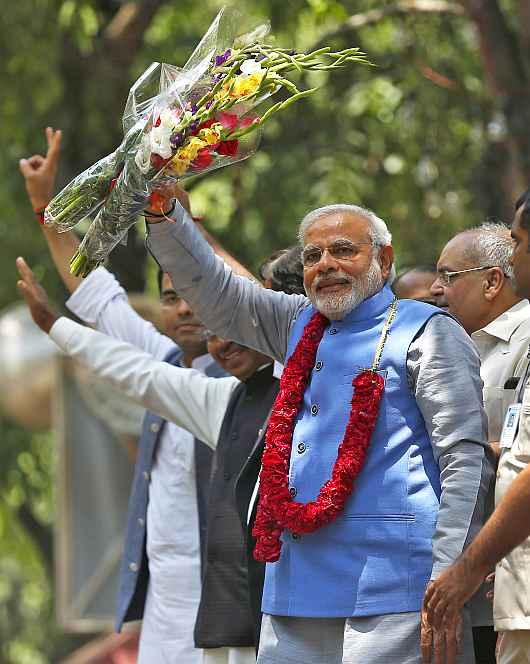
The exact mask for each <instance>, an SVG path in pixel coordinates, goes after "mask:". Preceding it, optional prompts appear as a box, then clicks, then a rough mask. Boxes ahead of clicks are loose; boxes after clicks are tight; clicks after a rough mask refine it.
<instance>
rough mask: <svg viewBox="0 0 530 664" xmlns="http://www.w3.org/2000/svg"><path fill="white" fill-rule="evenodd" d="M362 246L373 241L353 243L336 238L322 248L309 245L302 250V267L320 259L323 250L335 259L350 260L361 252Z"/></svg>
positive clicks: (313, 263)
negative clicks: (335, 240)
mask: <svg viewBox="0 0 530 664" xmlns="http://www.w3.org/2000/svg"><path fill="white" fill-rule="evenodd" d="M362 246H374V245H373V242H358V243H356V244H355V243H354V242H350V241H349V240H337V242H334V243H333V244H331V245H330V246H329V247H325V248H324V249H322V248H321V247H315V246H313V245H309V246H307V247H305V248H304V250H303V251H302V263H303V266H304V267H314V266H315V265H316V264H317V263H319V262H320V261H321V260H322V256H323V255H324V252H325V251H327V252H328V254H329V255H330V256H331V257H332V258H334V259H335V260H336V261H352V260H355V258H357V256H359V255H360V254H361V253H362V250H361V247H362Z"/></svg>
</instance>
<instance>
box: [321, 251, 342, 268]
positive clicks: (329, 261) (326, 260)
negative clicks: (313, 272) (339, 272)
mask: <svg viewBox="0 0 530 664" xmlns="http://www.w3.org/2000/svg"><path fill="white" fill-rule="evenodd" d="M338 267H339V264H338V263H337V261H336V260H335V259H334V258H333V256H332V255H331V254H330V252H329V251H328V250H327V249H324V250H323V251H322V256H321V257H320V260H319V261H318V263H317V269H318V271H319V272H329V271H330V270H336V269H338Z"/></svg>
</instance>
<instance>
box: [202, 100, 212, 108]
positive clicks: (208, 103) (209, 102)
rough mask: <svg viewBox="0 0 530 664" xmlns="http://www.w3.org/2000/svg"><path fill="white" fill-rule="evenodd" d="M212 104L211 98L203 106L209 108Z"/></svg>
mask: <svg viewBox="0 0 530 664" xmlns="http://www.w3.org/2000/svg"><path fill="white" fill-rule="evenodd" d="M212 104H213V99H212V100H210V101H207V102H206V104H204V108H210V106H211V105H212Z"/></svg>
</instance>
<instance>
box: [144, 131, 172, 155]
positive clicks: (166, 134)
mask: <svg viewBox="0 0 530 664" xmlns="http://www.w3.org/2000/svg"><path fill="white" fill-rule="evenodd" d="M172 133H173V128H172V127H170V126H168V125H165V126H164V125H163V124H159V125H158V127H153V128H152V129H151V133H150V136H151V152H154V153H155V154H158V155H160V156H161V157H162V159H169V158H170V157H171V155H172V154H173V150H172V149H171V144H170V142H169V139H170V137H171V134H172Z"/></svg>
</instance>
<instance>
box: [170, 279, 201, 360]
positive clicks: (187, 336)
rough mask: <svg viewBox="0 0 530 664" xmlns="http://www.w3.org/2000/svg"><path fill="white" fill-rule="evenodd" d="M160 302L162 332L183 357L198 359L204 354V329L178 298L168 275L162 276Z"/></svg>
mask: <svg viewBox="0 0 530 664" xmlns="http://www.w3.org/2000/svg"><path fill="white" fill-rule="evenodd" d="M161 286H162V288H161V291H160V302H161V305H162V323H163V325H164V332H165V334H167V336H168V337H169V338H170V339H173V341H174V342H175V343H177V344H178V345H179V346H180V348H181V349H182V351H183V352H184V354H185V355H189V356H191V357H198V356H199V355H203V354H204V353H206V341H205V328H204V325H203V324H202V323H201V321H200V320H199V319H198V318H197V317H196V316H195V314H194V313H193V311H192V310H191V309H190V307H189V306H188V303H187V302H186V301H185V300H183V299H182V298H181V297H179V296H178V294H177V293H176V291H175V289H174V288H173V284H172V283H171V279H170V277H169V275H167V274H164V275H163V276H162V284H161Z"/></svg>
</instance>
